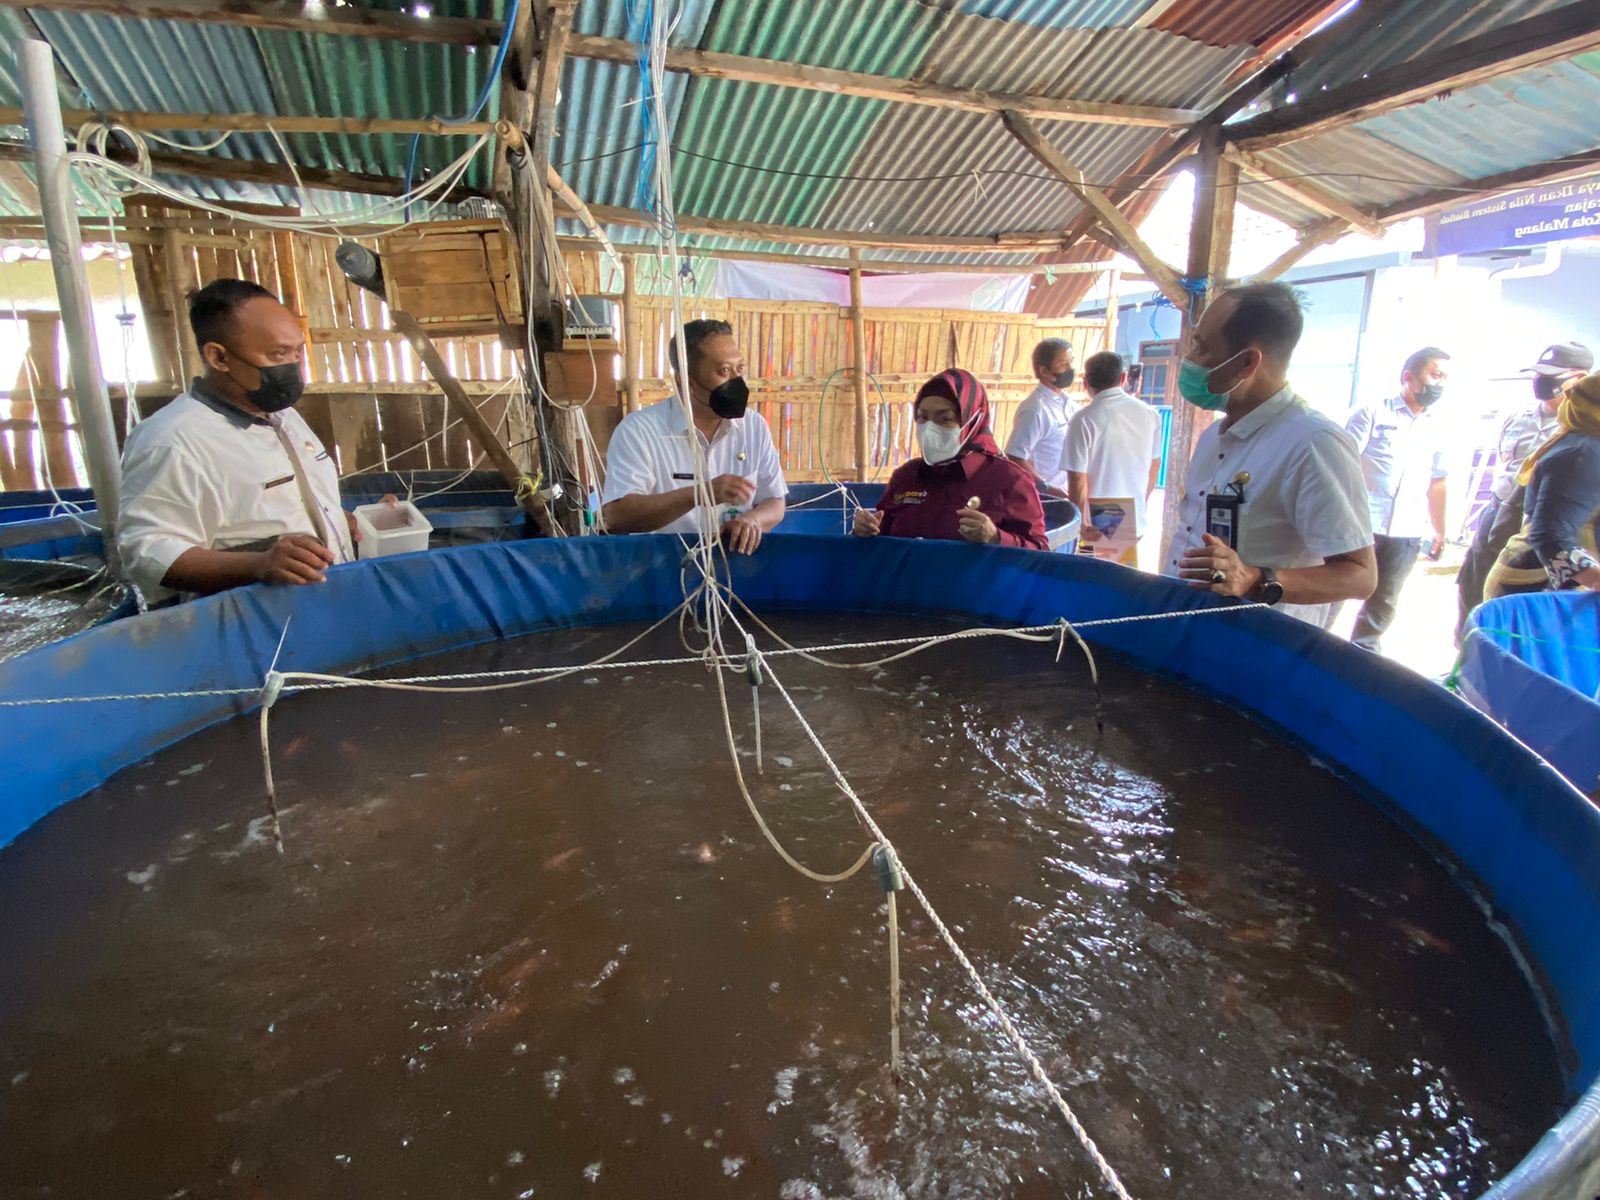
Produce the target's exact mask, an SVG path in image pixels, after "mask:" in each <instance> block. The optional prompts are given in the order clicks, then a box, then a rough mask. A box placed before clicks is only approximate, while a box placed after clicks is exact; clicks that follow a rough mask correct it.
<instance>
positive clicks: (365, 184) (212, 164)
mask: <svg viewBox="0 0 1600 1200" xmlns="http://www.w3.org/2000/svg"><path fill="white" fill-rule="evenodd" d="M29 161H31V151H30V150H29V149H28V146H27V144H26V143H24V142H0V162H29ZM150 167H151V170H153V171H156V172H159V173H163V174H172V175H195V176H199V177H200V178H203V179H229V180H233V181H234V182H236V183H259V184H263V185H265V186H269V187H288V188H292V187H294V186H295V184H296V180H295V175H294V172H293V171H291V170H290V169H289V166H288V164H287V163H276V162H259V161H256V160H253V159H246V158H219V157H217V156H216V155H214V154H191V153H189V152H187V151H181V150H152V151H151V152H150ZM299 171H300V179H299V182H300V183H301V184H303V185H304V186H306V187H308V188H317V189H319V190H323V191H333V192H353V193H355V194H357V195H364V196H403V195H405V191H406V187H405V182H404V180H400V179H394V178H391V177H389V176H387V175H368V174H365V173H363V172H359V171H334V170H328V169H325V168H322V167H301V168H299ZM448 195H449V197H450V198H451V199H452V200H465V199H467V198H469V197H475V196H482V195H483V193H482V192H480V191H478V190H477V189H476V188H472V187H468V186H465V185H463V184H457V185H456V186H455V187H453V188H452V189H450V191H449V193H448ZM224 207H227V206H226V205H224ZM332 220H337V218H330V221H332Z"/></svg>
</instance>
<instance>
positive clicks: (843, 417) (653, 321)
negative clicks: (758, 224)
mask: <svg viewBox="0 0 1600 1200" xmlns="http://www.w3.org/2000/svg"><path fill="white" fill-rule="evenodd" d="M636 303H637V305H638V307H639V312H640V322H639V323H640V327H641V341H642V343H643V347H644V358H643V361H644V375H643V378H642V379H641V381H640V394H641V399H642V400H643V402H644V403H646V404H650V403H654V402H655V401H657V400H660V399H663V398H664V397H666V396H667V395H669V394H670V389H669V385H668V382H667V380H668V364H667V351H666V345H667V336H668V334H669V333H670V331H671V321H672V318H671V312H670V305H669V304H668V302H667V301H665V300H663V299H662V298H660V297H655V296H641V297H638V298H637V300H636ZM701 317H709V318H714V319H717V320H723V321H727V322H728V323H729V324H730V325H732V326H733V330H734V335H735V337H737V338H738V339H739V347H740V349H741V350H743V351H744V355H745V367H746V370H747V371H748V373H749V374H748V376H747V378H748V379H749V383H750V390H751V403H752V405H753V406H754V407H755V408H756V410H757V411H758V412H760V413H761V415H762V416H764V417H765V418H766V419H767V423H768V424H769V425H771V426H772V433H773V438H774V440H775V441H776V442H777V445H778V452H779V454H780V455H781V456H782V458H783V465H784V471H785V473H786V474H787V475H788V477H789V479H790V480H791V481H796V482H803V481H812V480H818V479H823V478H827V477H830V476H831V477H834V478H844V477H847V475H848V474H849V473H850V472H852V471H853V470H854V468H855V398H854V395H853V393H852V389H851V386H850V376H849V374H848V372H847V371H845V370H844V368H847V367H849V366H850V310H849V309H848V308H840V307H838V306H837V305H831V304H811V303H805V302H801V301H753V300H695V301H692V302H690V303H689V304H687V305H686V306H685V308H684V319H685V320H694V319H696V318H701ZM866 333H867V370H868V372H869V373H870V375H871V376H872V380H873V382H872V384H871V385H870V386H869V388H868V392H867V396H868V400H869V402H870V403H871V413H870V421H869V426H868V430H869V445H870V446H871V448H872V460H871V462H870V463H869V464H868V469H869V471H872V472H874V473H882V472H886V471H887V470H888V469H890V468H892V467H895V466H897V465H898V464H900V463H902V462H904V461H905V460H906V459H907V458H909V457H910V456H911V455H913V454H914V453H916V450H915V438H914V435H913V433H912V428H911V401H912V400H913V398H914V397H915V396H916V392H917V389H918V388H919V387H921V386H922V384H923V383H924V382H926V381H927V380H928V379H929V378H930V377H931V376H933V375H936V374H938V373H939V372H940V371H943V370H946V369H948V368H950V367H952V366H956V367H962V368H964V369H966V370H969V371H971V372H972V373H973V374H974V375H976V376H977V377H978V378H979V379H980V380H981V381H982V382H983V385H984V387H985V388H986V389H987V390H988V392H989V400H990V404H991V406H992V408H993V410H994V423H995V435H996V437H997V438H999V440H1000V441H1001V442H1004V441H1005V439H1006V436H1007V435H1008V434H1009V433H1010V432H1011V424H1012V422H1013V421H1014V420H1015V419H1016V412H1017V408H1018V406H1019V405H1020V404H1021V403H1022V401H1023V400H1024V399H1026V398H1027V395H1028V393H1029V392H1031V391H1033V389H1034V387H1035V386H1036V381H1035V379H1034V377H1033V368H1032V355H1033V348H1034V346H1035V345H1037V344H1038V342H1039V341H1040V340H1041V339H1043V338H1047V337H1062V338H1066V339H1067V340H1068V341H1069V342H1071V343H1072V345H1073V347H1074V349H1075V350H1076V351H1077V357H1078V361H1079V362H1080V363H1081V362H1082V361H1083V360H1084V359H1085V358H1087V357H1088V356H1089V355H1090V354H1092V353H1094V352H1095V351H1097V350H1100V349H1103V348H1104V347H1105V344H1106V327H1105V325H1104V324H1103V323H1102V322H1100V321H1076V320H1061V319H1049V320H1046V319H1040V318H1038V317H1035V316H1033V315H1031V314H1028V313H978V312H969V311H967V310H964V309H923V308H869V309H867V310H866ZM619 403H620V400H619Z"/></svg>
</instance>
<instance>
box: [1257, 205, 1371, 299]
mask: <svg viewBox="0 0 1600 1200" xmlns="http://www.w3.org/2000/svg"><path fill="white" fill-rule="evenodd" d="M1349 228H1350V222H1349V221H1346V220H1344V219H1342V218H1340V217H1329V218H1328V219H1327V220H1326V221H1323V222H1322V223H1321V224H1318V225H1313V226H1311V227H1310V228H1309V229H1305V230H1302V231H1301V233H1300V237H1299V239H1298V240H1297V241H1296V242H1295V244H1294V245H1292V246H1290V247H1289V248H1288V249H1287V250H1285V251H1284V252H1283V253H1282V254H1280V255H1278V257H1277V258H1275V259H1273V260H1272V261H1271V262H1270V263H1268V264H1267V265H1266V266H1264V267H1262V268H1261V270H1259V271H1257V272H1256V273H1255V274H1254V275H1252V276H1251V277H1250V282H1252V283H1270V282H1271V281H1272V280H1274V279H1276V278H1278V276H1280V275H1282V274H1283V273H1284V272H1285V271H1287V270H1289V268H1291V267H1293V266H1294V265H1295V264H1296V263H1297V262H1299V261H1300V260H1301V259H1302V258H1304V257H1305V256H1306V255H1308V254H1310V253H1311V252H1312V251H1313V250H1315V249H1317V248H1318V247H1319V246H1326V245H1327V244H1328V243H1329V242H1336V241H1338V240H1339V239H1340V238H1342V237H1343V236H1344V235H1345V231H1346V230H1348V229H1349Z"/></svg>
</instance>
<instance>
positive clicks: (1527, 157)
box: [1356, 54, 1600, 179]
mask: <svg viewBox="0 0 1600 1200" xmlns="http://www.w3.org/2000/svg"><path fill="white" fill-rule="evenodd" d="M1356 128H1357V129H1359V130H1360V131H1361V132H1362V133H1363V134H1365V135H1367V136H1368V137H1370V138H1376V139H1380V140H1382V141H1385V142H1387V143H1389V144H1390V145H1392V146H1395V147H1397V148H1399V149H1402V150H1409V151H1411V152H1412V153H1414V154H1417V155H1421V156H1425V157H1426V158H1428V159H1429V160H1430V161H1432V162H1435V163H1438V164H1440V165H1441V166H1443V167H1446V168H1448V169H1449V170H1451V171H1453V172H1455V173H1456V174H1458V175H1460V176H1462V177H1463V178H1467V179H1477V178H1480V177H1481V176H1484V175H1493V174H1496V173H1498V172H1500V171H1507V170H1514V169H1515V168H1517V167H1524V166H1531V165H1532V164H1534V163H1540V162H1546V161H1548V160H1550V159H1556V158H1565V157H1566V156H1567V155H1569V154H1581V153H1583V152H1584V151H1586V150H1593V149H1595V148H1596V147H1597V146H1600V54H1588V55H1583V56H1581V57H1580V58H1576V59H1573V60H1571V61H1569V62H1560V63H1551V64H1549V65H1548V66H1543V67H1534V68H1531V69H1529V70H1526V71H1519V72H1517V73H1516V74H1514V75H1506V76H1502V77H1501V78H1500V79H1496V80H1492V81H1490V82H1489V83H1484V84H1480V85H1479V86H1477V87H1474V88H1467V89H1466V90H1465V91H1460V92H1454V93H1452V94H1451V95H1449V96H1446V97H1444V98H1443V99H1439V100H1431V101H1429V102H1427V103H1425V104H1413V105H1410V106H1409V107H1407V108H1401V109H1396V110H1395V111H1394V112H1391V113H1386V114H1385V115H1383V116H1381V117H1375V118H1373V119H1372V120H1370V121H1363V122H1361V124H1359V125H1357V126H1356Z"/></svg>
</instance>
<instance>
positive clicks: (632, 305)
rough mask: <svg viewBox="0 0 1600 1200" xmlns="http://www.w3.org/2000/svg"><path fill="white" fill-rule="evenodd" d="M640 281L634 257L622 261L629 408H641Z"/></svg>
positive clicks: (625, 381) (624, 373)
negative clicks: (637, 296)
mask: <svg viewBox="0 0 1600 1200" xmlns="http://www.w3.org/2000/svg"><path fill="white" fill-rule="evenodd" d="M638 286H639V281H638V278H637V268H636V267H635V265H634V256H633V255H631V254H630V255H628V256H627V257H626V258H624V259H623V260H622V387H623V390H624V392H626V393H627V397H628V411H629V412H631V413H632V412H638V411H639V407H640V404H639V376H640V374H641V373H642V372H643V369H644V359H643V356H642V355H641V353H640V351H642V350H643V349H644V347H643V346H641V345H640V344H639V340H640V338H641V337H642V336H643V335H642V334H641V333H640V332H639V301H638V300H637V298H636V293H637V289H638Z"/></svg>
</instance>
